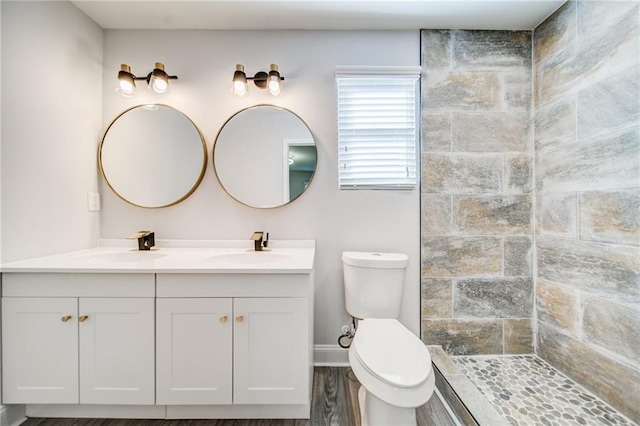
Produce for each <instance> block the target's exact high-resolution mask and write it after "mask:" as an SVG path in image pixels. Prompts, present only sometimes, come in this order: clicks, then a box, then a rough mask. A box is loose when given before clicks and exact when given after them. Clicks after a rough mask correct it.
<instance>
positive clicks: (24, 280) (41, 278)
mask: <svg viewBox="0 0 640 426" xmlns="http://www.w3.org/2000/svg"><path fill="white" fill-rule="evenodd" d="M154 296H155V276H154V274H50V273H4V274H2V297H154Z"/></svg>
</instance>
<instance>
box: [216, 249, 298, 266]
mask: <svg viewBox="0 0 640 426" xmlns="http://www.w3.org/2000/svg"><path fill="white" fill-rule="evenodd" d="M289 259H291V256H289V255H286V254H282V253H273V252H270V251H243V252H238V253H225V254H219V255H216V256H212V257H209V258H207V259H206V261H207V262H208V263H213V264H219V265H223V264H224V265H265V264H277V263H281V262H284V261H287V260H289Z"/></svg>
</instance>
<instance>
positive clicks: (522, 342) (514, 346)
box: [504, 318, 535, 354]
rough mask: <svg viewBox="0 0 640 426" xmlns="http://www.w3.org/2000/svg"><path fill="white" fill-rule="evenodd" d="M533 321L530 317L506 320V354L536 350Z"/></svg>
mask: <svg viewBox="0 0 640 426" xmlns="http://www.w3.org/2000/svg"><path fill="white" fill-rule="evenodd" d="M531 321H532V320H531V319H530V318H527V319H505V320H504V353H505V354H532V353H534V352H535V350H534V348H533V327H532V326H531Z"/></svg>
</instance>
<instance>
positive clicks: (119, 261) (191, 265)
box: [1, 240, 315, 274]
mask: <svg viewBox="0 0 640 426" xmlns="http://www.w3.org/2000/svg"><path fill="white" fill-rule="evenodd" d="M314 258H315V241H314V240H276V241H271V240H270V241H269V247H268V249H265V251H263V252H255V251H254V250H253V242H252V241H249V240H231V241H228V240H156V247H153V248H152V249H151V250H150V251H140V250H138V249H137V241H132V240H101V241H100V243H99V245H98V247H96V248H91V249H86V250H80V251H74V252H69V253H63V254H58V255H53V256H45V257H39V258H34V259H26V260H21V261H17V262H11V263H5V264H3V265H2V266H1V272H3V273H13V272H20V273H34V272H35V273H40V272H47V273H207V274H211V273H213V274H223V273H225V274H228V273H231V274H265V273H266V274H308V273H310V272H311V271H312V269H313V264H314Z"/></svg>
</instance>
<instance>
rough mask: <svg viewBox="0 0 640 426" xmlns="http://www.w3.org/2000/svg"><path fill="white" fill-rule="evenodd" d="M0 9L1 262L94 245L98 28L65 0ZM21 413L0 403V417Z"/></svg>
mask: <svg viewBox="0 0 640 426" xmlns="http://www.w3.org/2000/svg"><path fill="white" fill-rule="evenodd" d="M0 10H1V11H2V12H1V14H0V22H1V24H0V34H1V35H0V40H1V46H2V49H1V53H2V59H1V72H0V81H1V84H0V93H1V94H2V95H1V96H0V98H1V100H2V101H1V102H0V123H2V125H1V126H0V128H1V129H2V130H1V132H0V153H1V156H0V188H1V191H0V261H5V262H6V261H11V260H18V259H22V258H28V257H35V256H42V255H46V254H51V253H58V252H63V251H68V250H75V249H80V248H85V247H88V246H91V245H95V241H96V239H97V237H98V226H99V221H98V215H97V214H95V213H93V214H89V213H88V212H87V207H86V193H87V192H88V191H96V189H97V185H98V183H97V173H96V166H95V164H96V161H95V158H96V147H97V142H96V140H97V137H98V135H99V133H100V130H101V127H100V125H101V122H100V117H101V113H102V109H101V108H102V99H101V96H102V39H103V38H102V29H101V28H100V27H98V26H97V25H96V24H95V23H94V22H93V21H92V20H90V19H89V18H87V16H86V15H84V14H83V13H82V12H80V11H79V10H78V9H77V8H76V7H75V6H73V5H72V4H71V3H67V2H13V1H2V2H1V3H0ZM0 381H1V377H0ZM23 417H24V410H23V407H21V406H2V405H0V424H16V423H17V422H18V421H19V420H21V419H22V418H23Z"/></svg>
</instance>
